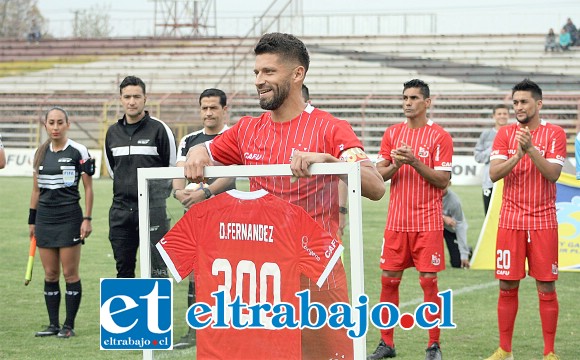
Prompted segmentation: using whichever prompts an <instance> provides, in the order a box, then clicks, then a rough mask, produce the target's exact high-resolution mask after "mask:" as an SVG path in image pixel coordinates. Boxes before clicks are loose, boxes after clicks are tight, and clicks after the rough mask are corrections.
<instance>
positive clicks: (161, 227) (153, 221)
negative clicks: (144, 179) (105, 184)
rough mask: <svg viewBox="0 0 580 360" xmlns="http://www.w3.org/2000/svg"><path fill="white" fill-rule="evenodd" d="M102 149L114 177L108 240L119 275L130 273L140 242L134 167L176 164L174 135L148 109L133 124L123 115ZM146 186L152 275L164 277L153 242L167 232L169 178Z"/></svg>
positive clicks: (132, 274) (131, 274) (124, 275)
mask: <svg viewBox="0 0 580 360" xmlns="http://www.w3.org/2000/svg"><path fill="white" fill-rule="evenodd" d="M105 154H106V157H105V160H106V164H107V168H108V170H109V174H110V175H111V177H112V178H113V203H112V205H111V209H110V211H109V240H110V241H111V247H112V248H113V254H114V256H115V261H116V263H117V277H118V278H134V277H135V265H136V260H137V248H138V247H139V212H138V189H137V169H138V168H150V167H169V166H175V160H176V149H175V137H174V136H173V133H172V132H171V129H169V127H168V126H167V125H166V124H165V123H164V122H162V121H161V120H159V119H156V118H154V117H151V116H150V115H149V113H148V112H147V111H145V116H144V117H143V119H141V120H140V121H139V122H137V123H136V124H128V123H127V122H126V120H125V116H123V118H122V119H119V120H118V121H117V122H116V123H115V124H113V125H111V127H109V129H108V131H107V135H106V138H105ZM149 186H150V188H149V210H150V212H149V214H150V219H149V222H150V239H151V244H150V245H151V275H152V277H167V276H168V273H167V267H166V266H165V263H164V262H163V260H162V259H161V256H160V255H159V252H158V251H157V248H155V244H157V242H158V241H159V240H160V239H161V238H162V237H163V235H165V233H167V231H169V224H170V222H169V218H168V216H167V211H166V199H167V197H169V194H170V193H171V188H172V187H171V180H170V179H169V180H156V181H151V182H150V185H149Z"/></svg>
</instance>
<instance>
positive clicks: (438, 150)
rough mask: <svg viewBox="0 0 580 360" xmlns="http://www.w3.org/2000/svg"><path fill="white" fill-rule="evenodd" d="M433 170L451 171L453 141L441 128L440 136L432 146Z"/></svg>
mask: <svg viewBox="0 0 580 360" xmlns="http://www.w3.org/2000/svg"><path fill="white" fill-rule="evenodd" d="M434 146H435V149H434V150H435V154H433V168H434V169H435V170H443V171H451V170H452V161H453V139H452V138H451V135H449V133H448V132H447V131H445V130H443V128H441V136H440V137H439V139H437V142H436V143H435V144H434Z"/></svg>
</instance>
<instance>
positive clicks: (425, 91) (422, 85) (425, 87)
mask: <svg viewBox="0 0 580 360" xmlns="http://www.w3.org/2000/svg"><path fill="white" fill-rule="evenodd" d="M409 88H419V90H421V94H422V95H423V97H424V98H425V99H427V98H428V97H430V96H431V92H430V91H429V84H427V83H426V82H424V81H423V80H419V79H413V80H409V81H407V82H406V83H404V84H403V92H405V90H407V89H409Z"/></svg>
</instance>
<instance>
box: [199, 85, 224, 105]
mask: <svg viewBox="0 0 580 360" xmlns="http://www.w3.org/2000/svg"><path fill="white" fill-rule="evenodd" d="M213 96H218V97H219V98H220V105H221V106H222V107H225V106H226V105H227V102H228V97H227V96H226V93H225V92H223V91H222V90H220V89H214V88H211V89H205V90H204V91H203V92H202V93H201V94H200V95H199V105H201V99H203V98H206V97H213Z"/></svg>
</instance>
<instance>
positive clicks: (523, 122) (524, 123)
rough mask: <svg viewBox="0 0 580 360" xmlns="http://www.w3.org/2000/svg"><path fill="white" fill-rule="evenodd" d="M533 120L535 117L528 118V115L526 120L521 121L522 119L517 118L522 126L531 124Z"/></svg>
mask: <svg viewBox="0 0 580 360" xmlns="http://www.w3.org/2000/svg"><path fill="white" fill-rule="evenodd" d="M534 115H535V114H534ZM532 118H533V116H528V115H526V117H525V118H523V119H521V120H520V119H519V118H518V117H517V116H516V120H517V121H518V123H520V124H522V125H526V124H527V123H529V122H530V121H531V120H532Z"/></svg>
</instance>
